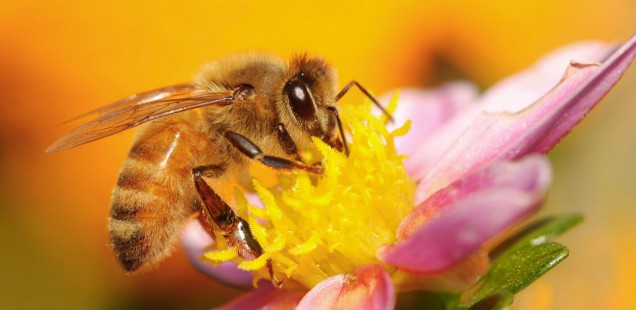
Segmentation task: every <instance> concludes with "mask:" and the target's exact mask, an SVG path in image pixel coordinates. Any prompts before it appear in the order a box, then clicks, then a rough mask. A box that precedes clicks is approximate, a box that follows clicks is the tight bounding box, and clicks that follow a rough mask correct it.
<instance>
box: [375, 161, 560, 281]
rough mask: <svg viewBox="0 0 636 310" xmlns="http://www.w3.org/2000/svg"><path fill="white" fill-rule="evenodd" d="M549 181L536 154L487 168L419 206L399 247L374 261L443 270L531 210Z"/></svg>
mask: <svg viewBox="0 0 636 310" xmlns="http://www.w3.org/2000/svg"><path fill="white" fill-rule="evenodd" d="M550 180H551V172H550V166H549V164H548V161H547V160H546V159H545V158H544V157H543V156H540V155H530V156H527V157H525V158H524V159H522V160H519V161H516V162H497V163H495V164H492V165H490V166H488V167H487V168H486V169H483V170H481V171H479V172H477V173H474V174H472V175H470V176H468V177H466V178H464V179H462V180H459V181H456V182H455V183H453V184H452V185H450V186H448V187H446V188H444V189H443V190H441V191H440V192H438V193H435V195H433V196H431V197H430V198H429V199H428V200H427V201H425V202H424V203H423V204H422V205H420V206H418V208H417V209H416V210H415V212H414V214H413V215H412V216H409V217H407V218H406V219H405V220H404V222H402V224H401V225H400V228H399V229H398V243H396V244H394V245H390V246H386V247H383V248H381V249H379V251H378V258H379V259H380V260H381V261H382V262H384V263H387V264H391V265H394V266H398V267H399V268H402V269H405V270H407V271H410V272H413V273H435V272H440V271H443V270H446V269H447V268H449V267H452V266H453V265H455V264H457V263H458V262H460V261H462V260H463V259H465V258H466V257H468V256H470V255H471V254H473V253H474V252H475V251H477V250H478V249H479V248H480V247H481V246H482V245H483V244H484V243H485V242H486V241H488V240H490V239H491V238H492V237H494V236H495V235H497V234H498V233H499V232H501V231H502V230H504V229H505V228H507V227H509V226H511V225H512V224H514V223H516V222H518V221H519V220H521V219H523V218H525V217H527V216H529V215H530V214H532V213H533V212H534V211H536V210H537V209H538V207H539V204H540V203H541V201H542V199H543V196H544V195H545V192H546V190H547V188H548V185H549V183H550ZM442 209H445V210H444V212H439V211H440V210H442ZM438 212H439V214H438Z"/></svg>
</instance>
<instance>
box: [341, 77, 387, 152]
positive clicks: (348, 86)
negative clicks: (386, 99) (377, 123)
mask: <svg viewBox="0 0 636 310" xmlns="http://www.w3.org/2000/svg"><path fill="white" fill-rule="evenodd" d="M354 85H355V86H357V87H358V89H359V90H360V91H361V92H362V93H363V94H364V95H365V96H367V98H369V99H371V101H372V102H373V104H374V105H375V106H376V107H378V109H380V111H382V113H383V114H384V115H385V116H386V117H388V118H389V121H390V122H391V123H393V122H395V120H394V119H393V115H391V113H389V112H388V111H387V110H386V109H385V108H384V107H383V106H382V105H381V104H380V102H378V100H377V99H375V97H373V96H372V95H371V94H370V93H369V92H368V91H367V90H366V89H365V88H364V87H362V85H360V83H358V82H357V81H351V82H349V83H348V84H347V85H346V86H345V87H344V88H343V89H342V90H341V91H340V92H339V93H338V95H336V101H338V100H340V98H342V97H343V96H344V95H345V94H346V93H347V92H348V91H349V89H350V88H351V87H352V86H354ZM338 126H340V128H341V129H340V132H341V133H342V125H341V124H340V118H338ZM343 139H344V135H343ZM345 145H346V143H345ZM345 147H346V146H345Z"/></svg>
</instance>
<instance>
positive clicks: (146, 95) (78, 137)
mask: <svg viewBox="0 0 636 310" xmlns="http://www.w3.org/2000/svg"><path fill="white" fill-rule="evenodd" d="M232 102H233V92H232V91H231V90H228V91H225V92H215V93H210V92H205V91H201V90H199V89H196V88H195V86H194V85H192V84H180V85H175V86H168V87H164V88H159V89H155V90H151V91H147V92H143V93H140V94H137V95H133V96H130V97H128V98H126V99H123V100H120V101H117V102H115V103H112V104H110V105H107V106H104V107H101V108H98V109H95V110H93V111H90V112H87V113H84V114H82V115H80V116H78V117H75V118H73V119H71V120H69V121H67V123H68V122H71V121H74V120H78V119H81V118H86V117H89V116H92V115H96V116H95V118H94V119H91V120H89V121H87V122H85V123H83V124H81V125H79V126H78V127H76V128H75V129H73V130H71V132H69V133H68V134H66V135H64V136H63V137H61V138H60V139H59V140H57V141H55V143H53V144H52V145H51V146H49V148H47V149H46V152H47V153H53V152H57V151H62V150H65V149H69V148H72V147H75V146H78V145H82V144H85V143H88V142H92V141H95V140H99V139H101V138H105V137H108V136H110V135H113V134H115V133H118V132H120V131H124V130H126V129H129V128H132V127H135V126H137V125H140V124H143V123H145V122H148V121H151V120H154V119H157V118H160V117H164V116H167V115H170V114H174V113H178V112H182V111H186V110H191V109H196V108H200V107H204V106H212V105H217V106H224V105H228V104H231V103H232Z"/></svg>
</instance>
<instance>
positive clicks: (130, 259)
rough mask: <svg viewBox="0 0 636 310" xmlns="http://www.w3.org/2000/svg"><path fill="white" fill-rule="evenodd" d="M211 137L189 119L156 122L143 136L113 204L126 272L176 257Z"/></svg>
mask: <svg viewBox="0 0 636 310" xmlns="http://www.w3.org/2000/svg"><path fill="white" fill-rule="evenodd" d="M210 141H211V140H210V137H209V136H207V135H204V134H202V133H200V132H198V131H196V130H194V129H193V126H192V124H190V123H188V122H185V121H184V118H183V117H180V118H176V119H175V118H170V119H165V120H160V121H155V122H152V123H150V124H148V125H147V127H146V128H145V129H144V130H143V131H142V132H141V133H140V134H139V135H138V137H137V139H136V141H135V143H134V144H133V146H132V149H131V150H130V154H129V156H128V158H127V159H126V161H125V162H124V164H123V166H122V169H121V172H120V174H119V179H118V181H117V185H116V186H115V189H114V190H113V195H112V199H111V203H112V205H111V210H110V220H109V223H108V228H109V231H110V238H111V245H112V247H113V250H114V251H115V254H116V256H117V258H118V259H119V261H120V263H121V264H122V266H123V267H124V268H125V269H126V271H129V272H132V271H135V270H138V269H140V268H142V267H145V266H149V265H152V264H154V263H156V262H158V261H160V260H161V259H163V258H164V257H166V256H168V255H169V254H170V251H171V248H172V244H173V243H174V242H175V240H176V238H177V237H178V235H179V231H180V229H181V227H182V224H183V222H184V221H185V220H187V219H188V217H189V216H190V215H191V214H192V213H194V212H195V211H196V207H195V195H196V191H195V189H194V185H193V181H192V175H191V171H192V168H193V167H195V166H197V165H201V164H202V163H207V164H209V163H210V162H209V161H211V160H212V159H211V158H212V157H213V156H212V154H213V153H214V149H213V146H212V144H211V142H210Z"/></svg>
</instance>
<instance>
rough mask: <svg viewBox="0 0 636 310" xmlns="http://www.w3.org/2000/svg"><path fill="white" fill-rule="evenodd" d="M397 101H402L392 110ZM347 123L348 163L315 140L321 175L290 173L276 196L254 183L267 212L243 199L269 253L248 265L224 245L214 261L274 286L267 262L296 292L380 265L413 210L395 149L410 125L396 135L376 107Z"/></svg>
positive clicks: (350, 112)
mask: <svg viewBox="0 0 636 310" xmlns="http://www.w3.org/2000/svg"><path fill="white" fill-rule="evenodd" d="M396 102H397V96H396V97H395V98H394V99H393V101H392V103H391V105H390V106H395V104H396ZM341 116H342V118H343V122H344V124H345V125H346V128H348V132H349V133H350V136H351V139H349V140H350V142H352V143H351V144H350V155H349V156H348V157H347V156H345V154H343V153H340V152H338V151H336V150H334V149H332V148H330V147H329V146H328V145H326V144H325V143H323V142H322V141H320V140H318V139H314V144H315V146H316V148H317V149H318V151H319V152H320V154H321V155H322V157H323V165H324V173H323V174H322V175H312V174H309V173H307V172H304V171H294V172H291V173H284V174H281V175H280V176H279V178H280V186H277V187H274V188H272V189H267V188H266V187H265V186H263V185H262V183H261V182H259V181H257V180H256V179H255V180H254V187H255V189H256V192H257V193H258V195H259V197H260V199H261V201H262V202H263V204H264V206H265V208H259V207H255V206H251V205H248V204H247V202H246V201H245V199H244V198H242V199H241V198H237V210H239V211H238V212H239V215H240V216H247V221H248V223H249V225H250V227H251V229H252V232H253V234H254V236H255V237H256V239H257V241H258V242H259V243H260V244H261V246H262V247H263V250H264V254H263V255H262V256H260V257H259V258H257V259H255V260H244V259H242V258H240V257H238V256H237V255H236V252H235V251H234V250H233V249H227V245H226V244H224V243H223V242H219V243H218V249H219V250H218V251H215V252H210V253H207V254H206V257H207V258H208V259H210V260H212V261H215V262H220V261H228V260H231V261H235V262H238V263H239V265H238V267H239V268H240V269H244V270H249V271H252V272H253V273H254V275H255V281H256V280H258V279H260V278H266V279H269V274H268V269H267V266H266V262H267V259H269V258H271V259H272V262H273V267H274V273H275V276H276V279H278V280H281V281H282V285H283V287H285V288H289V289H295V288H304V289H310V288H312V287H314V286H315V285H316V284H318V283H319V282H321V281H322V280H324V279H326V278H328V277H330V276H333V275H337V274H348V273H352V272H353V271H355V269H356V268H357V267H359V266H361V265H364V264H368V263H372V262H375V263H380V262H379V261H378V259H377V258H376V250H377V249H378V247H380V246H381V245H384V244H388V243H392V242H395V232H396V229H397V227H398V225H399V224H400V222H401V221H402V220H403V219H404V217H405V216H407V215H408V214H409V213H410V212H411V211H412V209H413V197H414V187H415V186H414V182H413V181H412V180H411V179H410V177H409V176H408V174H407V173H406V171H405V169H404V166H403V164H402V160H403V156H399V155H397V153H396V149H395V146H394V143H393V140H394V137H396V136H399V135H402V134H405V133H406V132H407V131H408V126H409V123H407V124H405V125H404V126H403V127H402V128H399V129H397V130H395V131H393V132H389V131H388V130H387V129H386V127H385V120H383V119H381V118H377V117H375V116H372V115H371V113H370V104H364V105H359V106H354V105H345V106H343V107H342V111H341ZM245 209H247V212H246V214H241V213H243V212H244V210H245ZM240 210H243V212H241V211H240ZM222 240H223V238H217V241H222ZM385 268H387V270H388V271H389V272H390V271H392V269H391V268H392V267H390V266H385Z"/></svg>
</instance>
